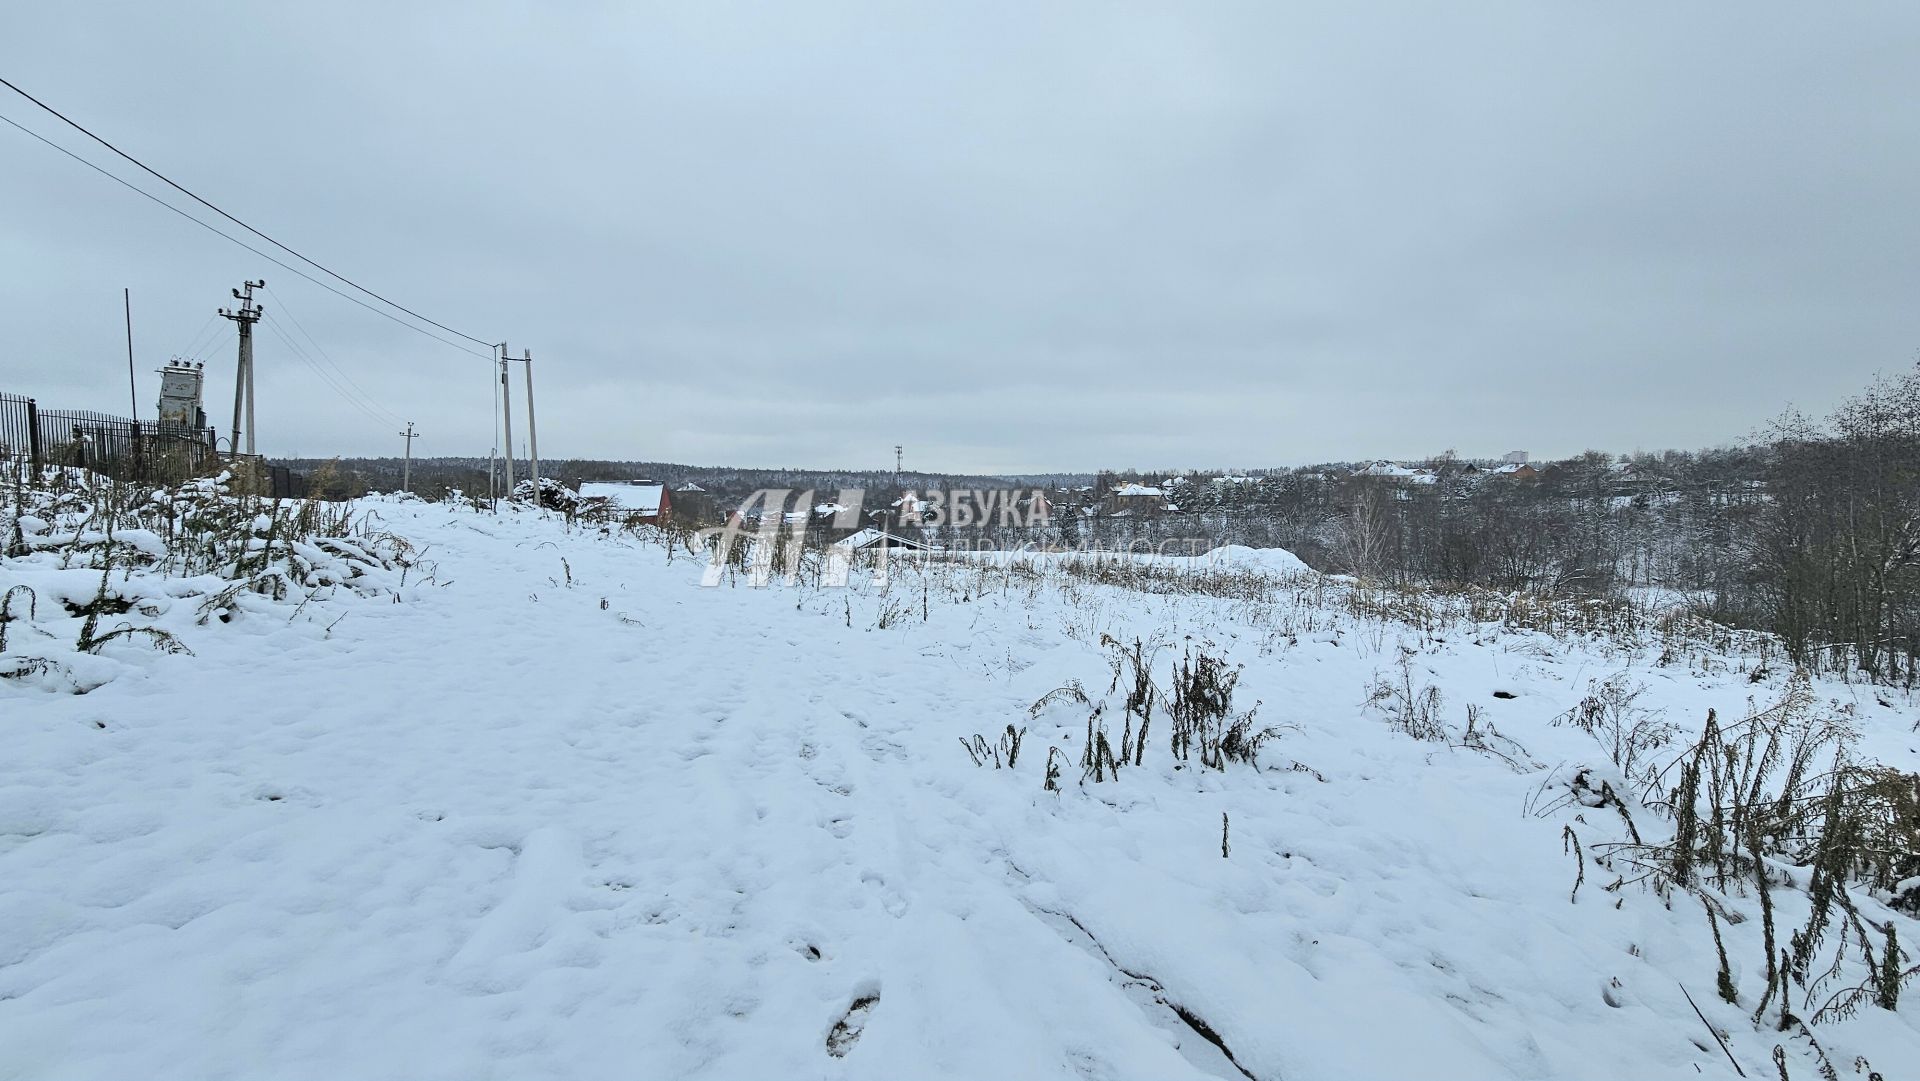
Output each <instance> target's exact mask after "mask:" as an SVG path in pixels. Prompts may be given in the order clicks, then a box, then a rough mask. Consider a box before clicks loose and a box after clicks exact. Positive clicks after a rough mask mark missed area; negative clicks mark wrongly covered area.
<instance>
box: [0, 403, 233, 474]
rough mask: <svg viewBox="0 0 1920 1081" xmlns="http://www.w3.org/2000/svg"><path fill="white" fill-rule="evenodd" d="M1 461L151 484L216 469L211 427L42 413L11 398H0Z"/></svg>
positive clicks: (75, 412) (85, 413)
mask: <svg viewBox="0 0 1920 1081" xmlns="http://www.w3.org/2000/svg"><path fill="white" fill-rule="evenodd" d="M0 459H10V460H20V461H27V462H30V463H32V464H33V465H35V466H49V465H55V466H60V465H64V466H75V467H78V468H82V469H89V470H92V471H94V472H96V473H103V474H106V475H108V476H111V477H114V478H117V479H119V480H131V481H145V482H149V483H154V484H176V483H179V482H180V481H183V480H186V479H187V478H189V477H197V476H202V475H204V474H207V473H210V472H213V471H214V470H216V469H217V468H219V465H220V456H219V454H218V453H217V452H216V451H215V449H214V434H213V429H211V428H188V427H185V426H184V425H178V424H159V423H155V422H147V423H141V422H140V421H137V420H131V419H128V418H126V417H116V416H111V415H109V414H106V413H95V412H92V411H91V410H85V409H42V408H40V406H39V405H38V403H36V402H35V401H34V400H33V399H32V398H23V397H20V396H19V395H16V394H0Z"/></svg>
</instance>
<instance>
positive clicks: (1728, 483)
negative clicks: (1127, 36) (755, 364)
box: [284, 371, 1920, 684]
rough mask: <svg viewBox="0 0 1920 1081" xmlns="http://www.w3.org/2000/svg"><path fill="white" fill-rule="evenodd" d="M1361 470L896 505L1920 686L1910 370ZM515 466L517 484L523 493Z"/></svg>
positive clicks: (982, 480)
mask: <svg viewBox="0 0 1920 1081" xmlns="http://www.w3.org/2000/svg"><path fill="white" fill-rule="evenodd" d="M284 464H288V465H291V466H293V467H295V468H296V469H298V470H300V471H302V472H306V473H308V474H310V476H312V477H313V479H314V480H315V482H316V483H317V485H318V486H319V487H320V488H321V489H322V491H323V493H324V494H325V495H327V496H329V497H332V498H346V497H351V496H356V495H360V494H363V493H365V492H368V491H390V490H393V489H396V488H398V487H399V482H400V472H401V462H400V460H399V459H398V458H353V459H338V460H334V461H326V462H323V461H319V460H314V459H304V460H293V461H289V462H286V463H284ZM1368 465H1369V463H1366V462H1339V463H1327V464H1323V465H1316V466H1307V467H1301V468H1294V469H1274V470H1264V471H1253V472H1252V473H1235V474H1232V475H1225V474H1222V473H1221V472H1220V471H1217V470H1215V471H1207V470H1178V469H1168V470H1165V471H1153V472H1140V471H1129V472H1124V473H1102V474H1097V475H1090V474H1084V473H1081V474H1074V473H1059V474H1024V475H1016V476H979V475H971V474H941V473H928V472H919V471H915V472H909V473H904V474H902V475H901V476H900V478H899V485H898V487H899V489H904V490H911V491H916V492H920V493H922V494H924V493H926V492H929V491H952V490H960V489H975V488H1022V489H1030V488H1035V487H1038V488H1043V489H1045V490H1046V491H1047V492H1048V493H1049V501H1050V503H1051V504H1052V511H1053V513H1052V515H1051V517H1050V520H1049V522H1048V524H1047V525H1046V526H1044V527H1039V528H1030V527H1024V526H1012V527H1006V526H999V525H992V524H989V525H985V526H972V527H969V528H966V529H956V528H953V527H946V528H928V529H924V530H921V531H920V532H921V533H922V534H923V536H924V539H926V540H928V541H932V542H936V543H942V544H949V545H965V544H979V543H986V544H993V545H1001V546H1011V545H1019V544H1032V545H1044V546H1058V545H1085V546H1090V547H1097V548H1103V549H1111V550H1120V549H1127V548H1132V549H1134V550H1156V549H1157V550H1162V551H1170V552H1196V551H1205V550H1207V549H1209V548H1212V547H1217V546H1220V545H1225V544H1243V545H1248V546H1252V547H1279V548H1286V549H1289V550H1291V551H1293V552H1294V553H1295V554H1297V555H1299V556H1300V557H1301V558H1302V559H1304V560H1306V561H1307V563H1308V564H1309V565H1311V566H1313V567H1315V568H1316V569H1320V570H1326V571H1333V572H1340V573H1347V574H1352V575H1356V576H1358V577H1361V578H1364V579H1370V580H1374V581H1378V582H1381V583H1383V584H1386V585H1392V586H1396V587H1403V588H1488V589H1496V590H1502V591H1528V592H1535V593H1546V594H1560V595H1569V594H1571V595H1579V596H1586V597H1591V598H1595V599H1596V600H1620V599H1625V598H1628V597H1633V598H1636V599H1641V600H1645V599H1649V598H1654V599H1659V598H1665V599H1667V600H1668V601H1670V602H1672V603H1673V604H1675V605H1678V606H1684V607H1686V608H1688V609H1689V610H1693V611H1698V612H1701V613H1704V614H1707V615H1709V616H1711V617H1713V618H1714V619H1716V620H1718V621H1721V622H1723V623H1727V624H1729V625H1733V626H1742V627H1754V628H1761V629H1766V630H1770V631H1774V632H1776V633H1778V634H1779V635H1780V636H1781V638H1782V640H1783V641H1784V643H1785V645H1786V647H1787V649H1788V651H1789V653H1790V655H1791V659H1792V660H1793V661H1794V662H1795V663H1801V664H1815V665H1817V664H1821V663H1831V664H1834V665H1836V666H1841V667H1846V668H1858V669H1860V670H1863V671H1865V672H1867V673H1869V674H1870V675H1872V676H1874V677H1875V678H1880V679H1885V680H1890V681H1898V682H1901V683H1905V684H1911V683H1912V682H1913V681H1914V680H1915V678H1916V676H1917V675H1920V371H1910V372H1907V373H1905V374H1902V375H1899V376H1895V377H1889V378H1883V379H1880V380H1878V381H1876V382H1875V383H1874V384H1873V385H1872V386H1870V387H1868V388H1867V389H1866V390H1865V391H1863V392H1862V393H1860V394H1859V395H1857V396H1855V397H1854V398H1852V399H1850V400H1848V401H1847V402H1846V403H1845V404H1843V405H1842V406H1841V407H1840V408H1839V409H1837V410H1836V411H1835V412H1834V413H1833V414H1832V415H1831V416H1828V417H1825V418H1810V417H1806V416H1802V415H1799V414H1788V415H1785V416H1782V417H1780V418H1778V419H1776V420H1775V421H1773V422H1771V423H1770V424H1768V425H1767V426H1766V427H1765V428H1764V429H1763V430H1762V431H1761V432H1760V433H1759V434H1758V435H1757V436H1756V437H1755V438H1754V439H1753V440H1752V441H1751V442H1750V443H1749V444H1748V445H1743V446H1734V447H1723V448H1717V449H1711V450H1702V451H1665V452H1661V453H1652V454H1635V455H1611V454H1606V453H1603V452H1598V451H1589V452H1587V453H1585V454H1581V455H1577V456H1575V457H1572V458H1567V459H1562V460H1558V461H1551V462H1536V463H1532V464H1531V465H1530V466H1529V467H1528V468H1527V469H1525V470H1524V471H1520V472H1518V473H1515V472H1514V471H1513V470H1512V469H1511V468H1509V469H1508V470H1505V471H1502V470H1501V469H1500V468H1499V465H1500V463H1495V462H1487V461H1469V460H1465V459H1460V458H1458V457H1456V456H1454V455H1452V454H1451V453H1447V454H1441V455H1437V456H1435V457H1434V458H1431V459H1428V460H1426V461H1419V462H1402V463H1399V465H1400V466H1403V467H1406V468H1403V469H1380V468H1379V467H1375V468H1374V469H1372V470H1370V469H1368V468H1367V466H1368ZM487 466H488V463H487V460H486V459H484V458H478V459H476V458H428V459H416V460H415V461H414V463H413V488H414V491H415V492H417V493H418V494H420V495H421V496H423V497H426V498H429V499H432V498H439V497H442V496H444V495H446V494H447V493H448V492H450V491H453V490H456V489H457V490H461V491H464V492H466V493H468V494H470V495H472V494H476V493H477V494H480V495H484V494H485V493H486V492H487V490H488V483H487ZM526 467H527V463H526V462H524V461H521V462H518V463H516V464H515V477H516V479H520V478H523V477H524V476H525V472H526ZM541 471H542V473H543V475H544V476H546V477H549V478H552V479H557V480H560V481H561V482H563V483H565V484H567V485H568V486H577V485H578V484H581V483H584V482H592V481H622V480H638V479H646V480H652V481H656V482H660V483H665V484H669V485H673V486H680V485H685V484H697V485H699V486H700V487H701V488H702V489H704V490H705V491H706V492H707V493H708V498H707V499H706V500H705V503H706V505H708V506H711V507H715V508H720V509H721V510H722V511H724V510H725V509H727V508H729V507H731V506H735V505H738V503H739V501H740V500H742V499H744V498H746V497H747V496H748V495H750V494H751V493H752V492H753V491H755V490H757V489H761V488H786V489H792V490H796V491H805V490H809V489H810V490H813V491H814V492H815V493H816V498H817V499H818V500H819V501H822V502H824V501H827V500H830V499H831V498H832V497H833V495H834V494H835V493H836V492H837V491H838V490H839V489H841V488H850V489H851V488H860V489H865V490H866V491H867V496H866V503H865V505H866V507H867V508H868V509H869V510H873V509H877V508H881V507H885V506H886V505H887V504H888V503H889V502H890V501H891V500H892V498H893V497H894V496H895V495H896V494H897V491H896V488H895V477H894V475H893V473H892V472H890V471H876V470H817V469H798V468H794V469H743V468H730V467H702V466H690V465H682V464H678V463H672V462H617V461H589V460H562V461H555V462H542V463H541ZM1129 484H1134V485H1137V486H1138V487H1137V488H1133V489H1127V488H1126V486H1127V485H1129ZM1123 490H1124V491H1123ZM1148 491H1150V492H1152V493H1153V494H1152V495H1147V494H1146V492H1148ZM1127 493H1131V498H1128V496H1127ZM688 524H703V523H688Z"/></svg>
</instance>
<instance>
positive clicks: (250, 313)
mask: <svg viewBox="0 0 1920 1081" xmlns="http://www.w3.org/2000/svg"><path fill="white" fill-rule="evenodd" d="M244 285H245V288H246V292H244V293H242V292H241V291H240V290H238V289H235V290H234V291H233V298H234V299H235V300H238V301H239V302H240V310H238V311H228V310H227V309H225V308H221V309H220V314H221V315H222V316H224V317H225V318H227V319H231V320H233V321H234V322H235V323H237V324H238V325H239V327H240V367H239V372H238V374H237V375H236V377H235V379H234V384H233V438H232V448H231V452H232V453H234V454H239V453H240V433H241V431H242V427H241V423H240V421H241V418H242V417H243V416H244V417H245V418H246V425H245V429H244V430H245V431H246V433H247V450H246V453H247V454H249V455H251V454H253V453H254V452H255V439H254V431H253V324H255V323H258V322H259V321H260V314H261V313H262V312H264V311H266V310H267V309H266V308H264V307H262V306H260V305H258V304H255V303H254V302H253V291H254V290H255V289H265V288H266V287H267V279H265V278H261V279H260V280H259V281H257V282H256V281H250V282H246V283H244Z"/></svg>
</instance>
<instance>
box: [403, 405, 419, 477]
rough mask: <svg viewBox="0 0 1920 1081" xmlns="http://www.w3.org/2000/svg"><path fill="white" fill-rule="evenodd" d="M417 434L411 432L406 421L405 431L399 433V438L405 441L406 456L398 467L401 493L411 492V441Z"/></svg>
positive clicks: (411, 423) (411, 425)
mask: <svg viewBox="0 0 1920 1081" xmlns="http://www.w3.org/2000/svg"><path fill="white" fill-rule="evenodd" d="M419 434H420V433H419V432H416V431H414V430H413V422H412V421H408V422H407V430H406V431H404V432H401V433H400V437H401V438H402V439H405V440H406V441H407V456H406V458H405V459H404V460H403V461H402V463H401V465H400V490H401V491H403V492H411V491H413V440H414V437H415V436H417V435H419Z"/></svg>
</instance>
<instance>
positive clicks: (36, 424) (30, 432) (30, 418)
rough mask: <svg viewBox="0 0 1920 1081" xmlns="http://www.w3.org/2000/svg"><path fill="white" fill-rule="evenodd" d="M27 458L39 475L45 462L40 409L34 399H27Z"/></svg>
mask: <svg viewBox="0 0 1920 1081" xmlns="http://www.w3.org/2000/svg"><path fill="white" fill-rule="evenodd" d="M27 459H28V460H29V461H31V462H32V463H33V472H34V474H35V475H36V476H38V475H39V472H40V469H41V467H42V466H43V465H44V464H45V463H44V462H42V461H41V460H40V411H39V410H38V409H37V408H35V407H34V404H33V399H32V398H28V399H27Z"/></svg>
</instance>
